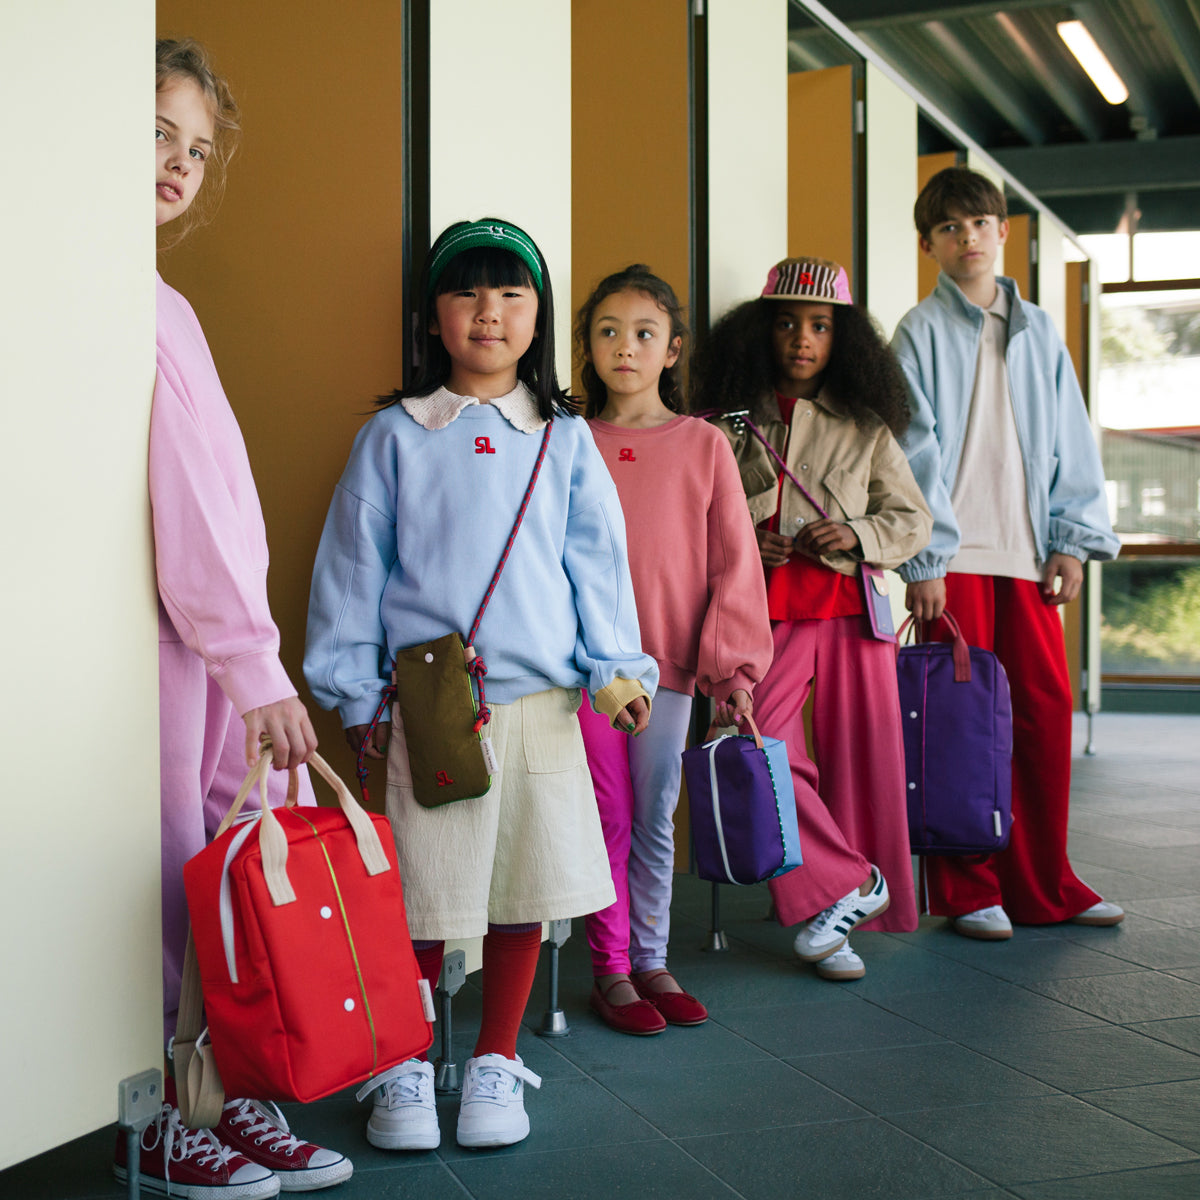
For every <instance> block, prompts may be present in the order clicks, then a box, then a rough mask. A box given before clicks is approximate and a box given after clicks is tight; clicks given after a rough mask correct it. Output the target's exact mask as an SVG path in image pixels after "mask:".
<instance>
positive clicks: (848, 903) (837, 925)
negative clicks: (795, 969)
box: [793, 866, 892, 963]
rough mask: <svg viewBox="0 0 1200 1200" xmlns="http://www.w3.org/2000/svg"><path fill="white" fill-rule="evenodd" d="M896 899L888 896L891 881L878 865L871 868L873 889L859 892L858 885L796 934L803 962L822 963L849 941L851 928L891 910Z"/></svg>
mask: <svg viewBox="0 0 1200 1200" xmlns="http://www.w3.org/2000/svg"><path fill="white" fill-rule="evenodd" d="M891 902H892V899H891V897H890V896H889V895H888V886H887V881H886V880H885V879H884V877H883V874H882V873H881V872H880V870H879V868H878V867H874V866H873V867H872V868H871V890H870V891H869V892H868V893H867V894H866V895H865V896H861V895H859V891H858V888H855V889H854V891H852V892H851V893H850V894H849V895H848V896H843V897H842V898H841V899H840V900H839V901H838V902H837V903H836V904H831V905H830V906H829V907H828V908H827V909H826V910H825V911H824V912H823V913H821V914H820V915H819V916H815V917H813V919H812V920H811V921H809V923H808V924H807V925H805V926H804V928H803V929H801V930H800V932H799V933H798V934H796V940H795V942H794V943H793V948H794V949H795V951H796V957H797V958H798V959H800V961H801V962H808V963H811V962H820V961H821V959H823V958H828V957H829V956H830V955H831V954H833V953H834V952H835V951H837V950H840V949H841V947H842V946H844V945H845V944H846V939H847V938H848V937H849V936H850V930H852V929H853V928H854V927H855V925H857V924H858V923H859V922H860V921H869V920H870V919H871V918H872V917H877V916H879V914H880V913H882V912H885V911H886V910H887V906H888V905H889V904H890V903H891Z"/></svg>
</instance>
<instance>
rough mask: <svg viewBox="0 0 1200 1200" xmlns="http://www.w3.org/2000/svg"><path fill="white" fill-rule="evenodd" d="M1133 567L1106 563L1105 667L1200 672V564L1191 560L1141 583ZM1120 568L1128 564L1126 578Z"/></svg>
mask: <svg viewBox="0 0 1200 1200" xmlns="http://www.w3.org/2000/svg"><path fill="white" fill-rule="evenodd" d="M1138 565H1140V564H1138ZM1147 565H1148V564H1147ZM1134 566H1135V564H1133V563H1132V562H1131V563H1122V564H1120V566H1118V564H1116V563H1114V564H1110V565H1108V566H1106V567H1105V568H1104V580H1105V582H1104V599H1103V602H1102V608H1103V615H1102V617H1101V621H1100V646H1101V657H1102V662H1103V664H1104V670H1105V671H1107V672H1113V673H1117V674H1125V673H1134V672H1145V673H1147V674H1158V675H1196V674H1200V566H1195V565H1190V564H1189V565H1188V566H1186V567H1182V568H1178V569H1176V570H1174V571H1172V572H1170V573H1169V574H1165V575H1162V576H1160V577H1159V578H1158V579H1157V580H1155V581H1154V582H1150V581H1145V582H1142V583H1141V584H1140V586H1139V584H1138V582H1137V581H1136V577H1135V576H1134V575H1133V574H1132V569H1133V568H1134ZM1121 568H1126V570H1125V572H1124V575H1125V578H1124V580H1122V579H1121V578H1120V574H1121V573H1122V572H1121ZM1110 573H1111V575H1110ZM1122 583H1124V584H1125V587H1122V586H1121V585H1122ZM1114 585H1115V586H1114ZM1131 585H1132V586H1131Z"/></svg>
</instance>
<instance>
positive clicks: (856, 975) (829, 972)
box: [814, 941, 867, 983]
mask: <svg viewBox="0 0 1200 1200" xmlns="http://www.w3.org/2000/svg"><path fill="white" fill-rule="evenodd" d="M814 966H815V967H816V971H817V974H818V975H820V977H821V978H822V979H832V980H833V981H834V982H835V983H840V982H841V981H842V980H845V979H861V978H862V977H863V976H864V975H865V974H866V973H867V968H866V967H865V966H863V960H862V959H861V958H859V957H858V955H857V954H855V953H854V951H853V950H851V949H850V943H849V941H845V942H843V943H842V945H841V947H840V948H839V949H837V950H835V951H834V952H833V953H832V954H831V955H830V956H829V957H828V958H823V959H821V961H820V962H818V963H815V964H814Z"/></svg>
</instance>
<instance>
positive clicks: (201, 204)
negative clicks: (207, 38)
mask: <svg viewBox="0 0 1200 1200" xmlns="http://www.w3.org/2000/svg"><path fill="white" fill-rule="evenodd" d="M180 79H190V80H191V81H192V82H193V83H194V84H196V86H197V87H198V88H199V89H200V91H201V92H202V93H203V94H204V97H205V99H206V100H207V101H208V103H209V107H210V108H211V110H212V116H213V130H214V132H213V148H212V153H211V154H210V155H209V157H208V162H207V164H206V165H205V171H204V186H203V187H202V188H201V189H200V191H199V192H198V193H197V194H196V198H195V200H193V201H192V204H191V206H190V207H189V208H188V210H187V212H186V213H184V214H183V216H182V217H181V218H180V220H179V221H178V223H177V225H178V227H177V228H175V229H173V230H172V231H171V233H170V234H168V235H167V236H166V238H165V239H164V240H163V241H162V242H160V245H162V246H164V247H166V246H173V245H175V244H176V242H179V241H182V240H183V239H184V238H185V237H187V235H188V234H189V233H191V231H192V230H193V229H197V228H199V226H201V225H205V224H207V223H208V222H209V221H211V220H212V217H213V214H214V213H215V212H216V210H217V208H218V206H219V205H220V203H221V195H222V193H223V192H224V190H225V174H226V168H227V167H228V166H229V160H230V159H231V158H232V157H233V153H234V151H235V150H236V149H237V143H238V135H239V134H240V133H241V129H242V127H241V125H240V124H239V122H238V117H239V116H240V115H241V114H240V113H239V112H238V106H237V102H236V101H235V100H234V98H233V93H232V92H231V91H230V90H229V84H228V83H226V82H225V80H224V79H222V78H221V76H220V75H218V74H217V73H216V72H215V71H214V70H213V68H212V63H211V62H210V60H209V57H208V51H207V50H205V48H204V47H203V46H202V45H200V43H199V42H197V41H196V40H195V39H194V38H159V39H158V41H157V42H156V43H155V86H154V90H155V92H161V91H162V90H163V88H164V87H166V86H168V85H169V84H171V83H174V82H176V81H178V80H180Z"/></svg>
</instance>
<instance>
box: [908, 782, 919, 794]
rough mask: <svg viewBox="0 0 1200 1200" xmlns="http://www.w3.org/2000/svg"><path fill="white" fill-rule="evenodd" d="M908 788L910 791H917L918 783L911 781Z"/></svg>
mask: <svg viewBox="0 0 1200 1200" xmlns="http://www.w3.org/2000/svg"><path fill="white" fill-rule="evenodd" d="M908 790H909V791H910V792H915V791H916V790H917V785H916V784H915V783H910V784H909V785H908Z"/></svg>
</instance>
